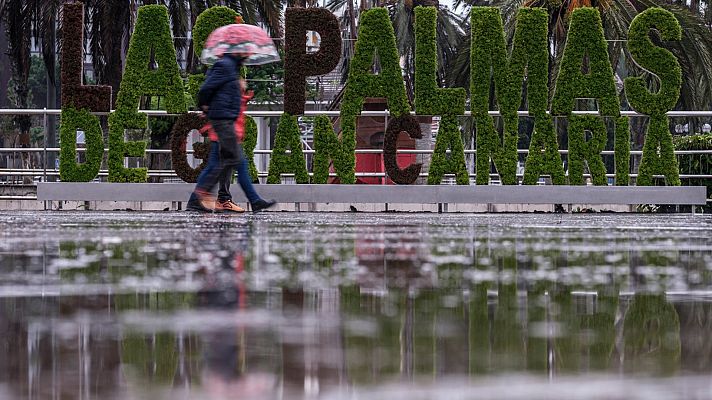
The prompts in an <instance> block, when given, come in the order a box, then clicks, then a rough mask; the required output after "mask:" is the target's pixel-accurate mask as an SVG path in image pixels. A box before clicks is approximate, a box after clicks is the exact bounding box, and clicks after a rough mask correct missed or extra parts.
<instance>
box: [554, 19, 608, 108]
mask: <svg viewBox="0 0 712 400" xmlns="http://www.w3.org/2000/svg"><path fill="white" fill-rule="evenodd" d="M585 57H587V59H588V70H589V73H587V74H584V73H582V72H581V67H582V66H583V62H584V58H585ZM581 98H594V99H597V100H598V110H599V112H600V114H601V115H604V116H615V117H617V116H619V115H620V102H619V101H618V95H617V93H616V85H615V81H614V80H613V69H612V68H611V63H610V61H609V59H608V45H607V44H606V38H605V37H604V35H603V25H602V24H601V15H600V14H599V13H598V9H596V8H590V7H583V8H577V9H575V10H574V11H573V13H572V14H571V25H570V26H569V32H568V35H567V36H566V47H565V48H564V56H563V59H562V60H561V67H560V70H559V76H558V77H557V78H556V88H555V92H554V100H553V101H552V104H551V113H552V114H553V115H568V114H570V113H571V111H573V110H574V102H575V100H576V99H581Z"/></svg>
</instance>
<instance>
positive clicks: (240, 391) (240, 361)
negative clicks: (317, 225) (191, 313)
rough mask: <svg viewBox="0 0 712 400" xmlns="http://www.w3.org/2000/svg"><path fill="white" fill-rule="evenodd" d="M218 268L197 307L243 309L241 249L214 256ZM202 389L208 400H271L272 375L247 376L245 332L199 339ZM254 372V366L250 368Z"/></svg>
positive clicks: (226, 330)
mask: <svg viewBox="0 0 712 400" xmlns="http://www.w3.org/2000/svg"><path fill="white" fill-rule="evenodd" d="M218 253H222V254H223V255H221V256H220V259H219V261H218V262H219V265H218V268H217V269H216V270H215V271H214V272H213V273H211V274H210V275H209V276H207V277H206V278H207V279H206V285H205V287H204V288H203V289H202V290H201V291H199V292H198V305H199V306H201V307H204V308H209V309H212V310H216V311H223V312H231V311H234V310H244V309H246V308H247V292H246V290H245V286H244V284H243V282H242V273H243V267H244V257H243V249H236V250H230V251H227V252H218ZM202 339H203V346H202V349H203V350H202V353H203V357H202V358H203V370H202V387H203V388H204V390H205V392H206V394H207V395H208V396H209V398H250V399H259V398H268V397H272V395H273V394H274V393H273V390H274V383H275V379H274V376H273V375H272V374H268V373H264V372H262V373H260V372H252V371H251V372H249V373H248V372H247V368H246V365H245V364H247V355H246V353H247V350H248V349H247V345H246V343H245V342H246V329H245V328H244V327H240V326H228V327H220V328H216V329H214V330H212V331H210V332H209V333H205V334H203V335H202ZM252 369H254V366H253V368H252Z"/></svg>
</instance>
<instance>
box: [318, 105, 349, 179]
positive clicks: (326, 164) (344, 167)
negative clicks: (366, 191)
mask: <svg viewBox="0 0 712 400" xmlns="http://www.w3.org/2000/svg"><path fill="white" fill-rule="evenodd" d="M349 143H350V142H348V143H347V142H345V141H343V140H340V139H339V138H338V137H337V136H336V133H335V132H334V128H333V127H332V125H331V119H329V117H327V116H325V115H319V116H318V117H316V118H315V120H314V150H315V151H316V153H315V154H314V177H313V178H312V183H320V184H323V183H327V182H328V180H329V168H330V160H333V162H334V170H335V171H336V175H337V176H338V177H339V180H340V181H341V182H355V181H356V175H355V171H354V165H353V161H354V157H353V151H354V149H353V148H352V147H351V146H349Z"/></svg>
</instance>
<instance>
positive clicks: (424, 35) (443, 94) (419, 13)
mask: <svg viewBox="0 0 712 400" xmlns="http://www.w3.org/2000/svg"><path fill="white" fill-rule="evenodd" d="M437 18H438V10H437V8H435V7H420V6H418V7H415V21H416V23H415V110H416V112H417V113H418V114H419V115H462V114H464V113H465V98H466V97H467V93H465V89H462V88H448V89H441V88H439V87H438V82H437V70H438V53H437V47H436V40H435V39H436V30H437Z"/></svg>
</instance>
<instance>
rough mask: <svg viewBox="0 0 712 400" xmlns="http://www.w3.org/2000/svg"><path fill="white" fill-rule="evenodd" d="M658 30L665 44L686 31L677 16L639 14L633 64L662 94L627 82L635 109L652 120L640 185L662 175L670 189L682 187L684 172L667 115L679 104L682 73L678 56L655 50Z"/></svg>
mask: <svg viewBox="0 0 712 400" xmlns="http://www.w3.org/2000/svg"><path fill="white" fill-rule="evenodd" d="M651 29H657V31H658V32H660V39H661V40H680V38H681V37H682V30H681V29H680V23H679V22H678V21H677V19H676V18H675V16H674V15H673V14H672V13H671V12H669V11H666V10H663V9H661V8H649V9H647V10H645V11H643V12H642V13H640V14H638V15H637V16H636V17H635V19H633V22H631V24H630V29H629V30H628V50H629V51H630V55H631V57H633V60H634V61H635V62H636V63H637V64H638V65H640V66H641V67H642V68H644V69H645V70H647V71H649V72H651V73H653V74H655V75H656V76H657V77H658V79H659V80H660V90H659V91H658V93H650V92H649V91H648V89H647V87H646V84H645V79H644V78H643V77H628V78H626V79H625V81H624V87H625V92H626V98H627V99H628V102H629V103H630V105H631V107H633V109H635V110H636V111H638V112H641V113H643V114H647V115H649V116H650V125H649V126H648V132H647V133H646V135H645V145H644V146H643V158H642V159H641V161H640V170H639V172H638V179H637V181H636V184H637V185H641V186H647V185H652V184H653V175H656V174H662V175H665V178H667V183H668V184H670V185H674V186H677V185H680V170H679V169H678V165H677V159H676V158H675V154H674V151H673V150H674V149H673V145H672V135H671V134H670V129H669V127H668V126H669V124H668V118H667V115H666V114H665V113H666V112H668V111H669V110H671V109H672V108H673V107H675V104H676V103H677V100H678V98H679V97H680V88H681V86H682V70H681V69H680V64H679V63H678V61H677V59H676V58H675V56H674V55H673V54H672V53H671V52H670V51H668V50H666V49H663V48H661V47H658V46H655V44H653V42H652V41H651V40H650V30H651Z"/></svg>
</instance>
